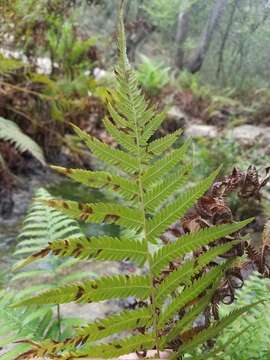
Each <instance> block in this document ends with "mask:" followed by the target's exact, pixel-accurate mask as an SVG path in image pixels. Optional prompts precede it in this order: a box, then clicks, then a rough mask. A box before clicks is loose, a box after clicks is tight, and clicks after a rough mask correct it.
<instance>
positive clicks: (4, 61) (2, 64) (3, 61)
mask: <svg viewBox="0 0 270 360" xmlns="http://www.w3.org/2000/svg"><path fill="white" fill-rule="evenodd" d="M24 66H25V65H24V64H23V63H22V62H21V61H19V60H14V59H8V58H7V57H5V56H4V55H2V54H0V74H1V75H8V74H9V73H11V72H13V71H14V70H18V69H20V68H22V67H24Z"/></svg>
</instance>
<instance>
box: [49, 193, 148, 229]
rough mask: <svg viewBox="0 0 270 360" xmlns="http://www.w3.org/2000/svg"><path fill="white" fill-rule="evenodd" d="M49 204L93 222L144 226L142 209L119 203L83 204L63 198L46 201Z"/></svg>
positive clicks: (77, 217)
mask: <svg viewBox="0 0 270 360" xmlns="http://www.w3.org/2000/svg"><path fill="white" fill-rule="evenodd" d="M46 203H47V204H48V205H49V206H51V207H53V208H55V209H57V210H61V211H63V212H64V213H65V214H67V215H68V216H70V217H73V218H74V219H77V220H81V221H85V222H92V223H98V224H99V223H103V222H107V223H109V224H111V223H115V224H117V225H122V226H124V227H126V228H128V229H131V230H136V231H138V230H139V229H141V228H142V226H143V219H142V214H141V212H140V210H138V209H135V208H130V207H125V206H122V205H119V204H117V203H115V204H111V203H94V204H82V203H78V202H76V201H63V200H55V199H53V200H48V201H47V202H46Z"/></svg>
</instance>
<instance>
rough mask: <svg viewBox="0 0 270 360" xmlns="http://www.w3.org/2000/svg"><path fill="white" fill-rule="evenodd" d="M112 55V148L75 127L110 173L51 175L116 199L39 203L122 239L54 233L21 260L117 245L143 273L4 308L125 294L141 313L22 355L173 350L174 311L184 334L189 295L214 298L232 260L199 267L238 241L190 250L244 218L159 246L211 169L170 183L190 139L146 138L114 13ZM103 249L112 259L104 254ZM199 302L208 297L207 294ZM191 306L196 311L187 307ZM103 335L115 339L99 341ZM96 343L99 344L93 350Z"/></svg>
mask: <svg viewBox="0 0 270 360" xmlns="http://www.w3.org/2000/svg"><path fill="white" fill-rule="evenodd" d="M121 10H122V11H123V9H121ZM122 11H121V13H122ZM119 51H120V59H119V63H118V66H117V67H116V70H115V74H116V80H117V81H116V89H115V90H114V91H113V92H112V95H111V96H112V98H111V102H110V103H109V105H108V110H109V113H110V116H111V118H110V119H105V121H104V125H105V127H106V130H107V131H108V133H109V134H110V135H112V136H113V137H114V138H115V140H117V141H118V142H119V147H118V148H113V147H110V146H108V145H106V144H104V143H102V142H101V141H99V140H98V139H95V138H93V137H92V136H91V135H88V134H86V133H85V132H83V131H81V130H80V129H78V128H77V127H74V129H75V132H76V134H77V135H78V136H79V138H81V139H82V140H83V141H84V142H85V144H86V146H87V147H88V148H89V149H90V150H91V152H92V154H93V155H94V156H95V157H97V158H98V159H99V160H102V161H103V162H105V163H106V164H107V165H109V166H110V168H111V171H110V172H108V173H109V175H108V176H107V177H106V175H105V173H104V172H96V173H93V172H91V171H90V172H88V171H84V172H82V170H80V169H78V170H75V169H72V170H71V171H69V169H60V172H62V173H66V174H67V175H68V176H70V177H71V178H73V179H74V180H76V181H78V182H81V183H83V184H87V179H88V180H89V183H88V185H89V186H90V187H91V186H92V184H94V187H102V188H103V189H104V191H106V190H107V189H108V190H109V191H111V190H112V186H113V190H114V191H115V194H117V195H118V196H119V198H120V199H119V198H118V200H117V201H115V202H111V203H109V202H108V203H89V204H87V203H86V204H85V203H84V204H82V203H77V202H75V201H62V200H54V199H53V200H47V199H45V200H43V202H44V203H45V204H47V205H49V206H51V207H52V208H54V209H57V210H61V211H63V212H64V213H66V214H67V215H69V216H72V217H74V218H75V219H78V220H81V221H86V222H90V223H100V224H103V223H106V222H107V223H115V224H117V225H120V227H121V228H124V229H126V231H127V232H126V233H125V234H128V242H126V238H125V237H124V236H123V238H121V237H119V238H111V237H109V238H108V237H107V236H106V237H104V236H101V237H99V238H91V237H90V238H86V237H80V238H79V239H66V238H65V236H64V234H61V237H60V238H59V240H55V241H52V242H51V243H50V244H48V245H47V246H46V247H45V248H44V249H42V250H41V251H38V252H36V253H35V254H34V255H31V256H30V257H29V258H28V259H26V261H25V263H30V262H32V261H33V260H38V259H40V258H43V257H44V256H46V255H48V253H49V254H52V255H58V256H59V257H61V256H67V255H72V256H73V257H74V258H86V257H87V258H89V257H90V258H96V259H99V260H103V259H109V258H111V256H113V259H115V260H127V259H128V258H127V249H126V246H124V245H123V246H121V247H120V246H119V244H120V243H121V242H123V243H124V242H126V245H128V246H130V249H129V252H130V258H131V259H132V260H135V261H136V262H137V263H138V264H139V265H140V266H141V267H142V268H143V267H144V268H145V270H146V274H143V275H115V276H112V277H108V276H103V277H100V278H98V279H96V280H85V281H80V282H75V283H70V284H65V285H63V286H61V287H57V288H54V289H50V290H47V291H43V292H41V293H38V294H34V295H31V296H26V297H25V298H23V299H22V300H19V301H18V302H15V303H14V304H13V307H15V308H16V307H17V306H22V305H28V306H33V305H43V304H60V303H65V302H71V301H75V302H77V303H89V302H92V301H94V302H99V301H103V300H108V299H121V298H127V297H130V296H132V297H135V298H136V299H138V300H140V301H142V306H143V308H142V309H141V310H139V309H136V310H134V311H131V312H130V313H126V312H122V313H120V314H119V315H114V316H113V319H112V318H111V319H107V320H101V321H100V320H99V321H97V322H94V323H91V324H89V325H88V326H87V327H86V328H85V327H81V328H78V329H76V334H75V336H74V337H73V338H71V339H70V340H69V341H67V342H65V343H64V342H61V341H60V342H58V343H55V342H52V341H45V342H37V343H34V344H32V350H31V353H30V354H29V353H25V355H23V356H22V358H29V357H31V356H36V357H41V356H43V357H44V356H46V357H49V358H55V357H57V358H62V359H67V358H80V357H87V356H91V357H101V358H111V357H116V356H119V355H123V354H127V353H129V352H133V351H142V350H147V349H153V348H156V349H157V350H158V351H159V350H163V349H166V348H168V347H170V346H172V340H174V339H175V338H176V337H177V336H181V334H183V329H180V331H179V333H178V331H177V333H173V334H172V333H170V336H169V337H168V338H166V336H165V335H166V334H167V333H168V331H169V330H171V329H174V327H175V326H177V318H178V314H179V313H181V311H183V312H184V313H185V314H190V312H191V316H189V318H188V320H187V321H186V324H185V326H186V328H187V329H189V330H190V329H192V327H193V322H194V320H196V319H197V317H198V314H200V313H201V311H202V310H203V309H204V306H205V305H206V303H207V302H203V305H202V303H199V304H197V301H198V297H200V296H210V295H209V292H210V293H211V294H213V293H212V292H213V291H215V289H216V288H217V287H218V286H219V283H220V281H221V279H222V278H223V276H224V274H225V272H226V270H227V269H229V268H230V266H231V265H232V262H231V261H229V262H227V261H221V263H220V264H219V265H216V266H213V267H211V268H209V271H207V272H204V271H202V270H203V269H204V268H205V266H206V265H208V264H209V263H212V262H213V261H214V260H215V259H216V258H217V256H219V255H221V254H223V253H226V252H227V251H229V250H230V249H232V248H233V247H234V246H235V245H236V243H237V244H238V241H237V242H234V241H232V242H228V243H227V244H225V245H222V246H220V247H218V246H217V247H214V248H213V249H212V250H210V251H209V252H208V253H204V254H202V255H200V256H199V250H200V249H201V247H202V246H204V245H207V244H209V243H213V241H215V240H216V239H218V238H220V237H226V236H227V235H229V234H232V233H234V232H236V231H238V230H240V229H241V228H242V227H243V226H245V225H246V224H248V223H249V222H250V221H251V220H247V221H244V222H241V223H234V224H229V225H221V226H213V227H211V228H209V229H207V230H205V231H202V232H198V233H190V234H186V235H185V236H184V237H181V238H179V239H177V241H176V242H175V244H169V245H167V246H166V245H164V244H163V243H162V241H161V236H162V235H163V234H164V232H165V231H166V230H167V228H168V227H169V226H170V225H171V224H173V223H174V222H175V221H176V220H178V219H179V218H181V217H182V216H183V215H184V214H185V213H186V211H187V210H188V209H189V208H191V207H192V206H193V205H194V204H196V202H197V200H198V199H199V198H200V197H201V196H202V195H203V194H204V193H205V192H206V191H207V189H208V188H209V186H210V185H211V184H212V182H213V181H214V179H215V177H216V176H217V174H218V171H214V172H213V173H212V174H211V175H210V176H209V177H208V178H206V179H205V180H202V181H200V182H198V183H196V184H195V185H193V186H191V187H189V188H188V189H187V188H184V187H182V183H181V182H179V183H178V182H177V183H176V179H175V176H174V175H176V172H177V171H178V170H179V169H181V170H182V174H185V170H184V169H186V165H184V164H183V159H184V156H185V154H186V151H187V149H188V144H189V143H188V142H187V143H185V144H184V145H183V146H182V147H180V148H179V147H178V148H176V149H172V148H171V145H172V143H173V142H174V141H175V140H176V139H177V137H176V136H173V137H171V136H169V137H166V138H163V139H162V140H160V141H158V143H157V142H156V141H155V140H154V141H152V139H151V137H152V135H153V134H154V133H155V131H156V130H158V129H159V126H160V124H161V123H162V121H163V120H164V116H158V115H157V114H156V113H155V111H154V110H153V109H152V108H149V107H148V106H147V102H146V101H145V99H144V96H143V95H142V92H141V90H140V88H139V86H138V81H137V79H136V75H135V73H134V71H133V70H132V68H131V67H130V64H129V62H128V59H127V56H126V42H125V33H124V26H123V18H122V16H121V17H120V24H119ZM151 149H152V150H151ZM153 149H154V150H153ZM165 149H166V151H165ZM157 154H158V155H157ZM115 174H119V175H117V176H116V175H115ZM116 182H118V184H119V185H117V184H116ZM127 184H129V187H130V189H131V192H133V194H132V196H131V194H130V193H129V194H128V196H126V193H127V191H126V188H125V187H126V185H127ZM163 187H164V188H165V189H166V190H165V192H164V193H163V192H161V193H159V191H157V189H159V188H163ZM146 199H147V201H148V206H147V203H146ZM149 204H150V206H149ZM131 242H133V244H131ZM92 245H93V247H92ZM90 248H91V250H90ZM111 249H113V251H114V255H111ZM191 251H196V253H197V254H198V257H197V258H196V260H195V259H194V261H193V260H190V261H189V260H187V255H188V254H190V252H191ZM174 260H181V265H180V266H179V268H178V269H177V270H174V271H172V272H170V274H169V275H168V276H166V269H167V265H168V264H169V263H170V261H174ZM20 265H22V264H20ZM207 299H208V300H209V299H211V296H210V297H209V298H207ZM199 305H200V307H199V310H198V309H196V307H197V306H199ZM194 309H196V311H195V310H194ZM245 311H247V308H246V307H243V308H240V309H239V310H237V311H236V312H232V313H231V314H230V315H229V316H228V317H226V318H225V319H223V320H221V321H217V322H214V323H213V324H212V325H211V327H209V328H207V329H205V330H203V331H201V332H198V333H197V334H195V335H194V336H193V337H192V338H191V339H188V340H187V341H186V342H184V343H183V344H182V345H181V346H180V348H175V349H174V350H175V355H176V356H178V355H179V354H183V353H184V354H186V353H190V352H192V351H193V349H194V346H196V347H197V346H200V345H202V344H204V343H205V341H207V340H208V339H210V338H212V337H215V336H216V335H217V334H218V333H219V332H220V331H221V330H223V328H224V327H225V326H227V325H229V324H230V322H232V321H234V320H235V318H236V317H237V316H239V315H241V314H242V313H244V312H245ZM125 324H126V326H125ZM178 325H179V324H178ZM141 326H142V327H141ZM127 328H128V329H129V330H130V332H129V336H126V333H123V330H126V329H127ZM139 330H140V331H139ZM108 334H110V335H111V334H120V335H121V336H120V338H117V340H111V341H110V342H108V341H106V338H107V336H108ZM96 339H99V340H103V342H99V343H98V344H96V343H95V342H94V341H95V340H96Z"/></svg>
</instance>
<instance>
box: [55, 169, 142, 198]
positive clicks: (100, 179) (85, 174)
mask: <svg viewBox="0 0 270 360" xmlns="http://www.w3.org/2000/svg"><path fill="white" fill-rule="evenodd" d="M52 169H54V170H56V171H58V172H59V173H61V174H64V175H66V176H68V177H69V178H71V179H72V180H75V181H77V182H79V183H81V184H83V185H86V186H90V187H92V188H96V189H103V188H105V189H106V188H107V190H111V191H116V192H117V193H119V194H120V195H122V196H123V197H124V198H125V199H127V200H131V199H134V198H136V197H137V194H138V191H139V190H138V185H137V184H136V183H135V181H133V180H132V179H126V178H124V177H122V176H117V175H112V174H110V173H109V172H105V171H89V170H81V169H66V168H63V167H59V166H52Z"/></svg>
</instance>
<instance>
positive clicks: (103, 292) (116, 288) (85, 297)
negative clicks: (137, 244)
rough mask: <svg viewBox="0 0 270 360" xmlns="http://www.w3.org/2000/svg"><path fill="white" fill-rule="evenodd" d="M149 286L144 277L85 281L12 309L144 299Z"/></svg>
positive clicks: (25, 301) (43, 294)
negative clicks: (74, 302)
mask: <svg viewBox="0 0 270 360" xmlns="http://www.w3.org/2000/svg"><path fill="white" fill-rule="evenodd" d="M149 290H150V285H149V281H148V277H144V276H130V277H129V276H112V277H109V276H108V277H103V278H100V279H98V280H87V281H82V282H78V283H74V284H69V285H65V286H62V287H59V288H56V289H52V290H49V291H45V292H43V293H40V294H38V295H35V296H32V297H30V298H26V299H23V300H22V301H19V302H18V303H15V304H13V305H12V307H17V306H23V305H42V304H64V303H67V302H71V301H76V302H84V303H89V302H96V301H103V300H109V299H121V298H127V297H129V296H134V297H137V298H139V299H146V298H147V297H148V295H149Z"/></svg>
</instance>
